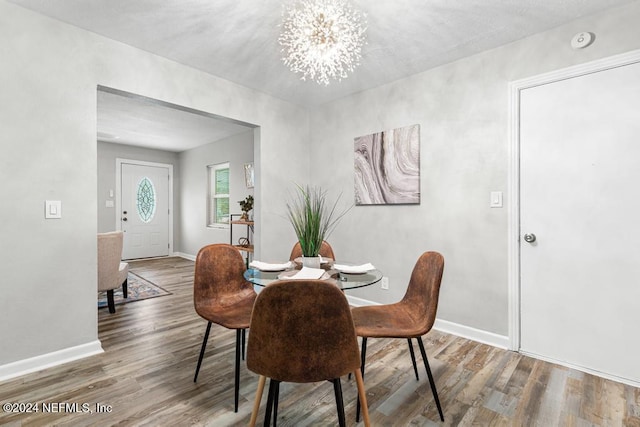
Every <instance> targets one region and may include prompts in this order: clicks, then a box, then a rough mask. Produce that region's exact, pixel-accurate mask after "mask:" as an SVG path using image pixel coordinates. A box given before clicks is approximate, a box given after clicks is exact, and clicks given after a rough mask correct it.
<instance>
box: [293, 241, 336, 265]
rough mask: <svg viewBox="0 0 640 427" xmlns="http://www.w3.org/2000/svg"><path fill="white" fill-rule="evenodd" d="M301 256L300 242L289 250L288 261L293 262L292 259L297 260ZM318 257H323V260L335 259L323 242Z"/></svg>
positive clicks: (327, 244)
mask: <svg viewBox="0 0 640 427" xmlns="http://www.w3.org/2000/svg"><path fill="white" fill-rule="evenodd" d="M301 256H302V247H300V242H296V244H295V245H293V249H291V255H289V261H293V260H294V259H296V258H299V257H301ZM320 256H323V257H325V258H331V259H333V260H335V259H336V256H335V255H334V254H333V248H332V247H331V245H330V244H329V243H327V242H326V241H325V240H323V241H322V245H320Z"/></svg>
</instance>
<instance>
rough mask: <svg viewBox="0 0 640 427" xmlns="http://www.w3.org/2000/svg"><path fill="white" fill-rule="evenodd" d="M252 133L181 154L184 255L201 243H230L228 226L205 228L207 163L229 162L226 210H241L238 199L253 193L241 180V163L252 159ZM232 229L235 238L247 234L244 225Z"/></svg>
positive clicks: (233, 211)
mask: <svg viewBox="0 0 640 427" xmlns="http://www.w3.org/2000/svg"><path fill="white" fill-rule="evenodd" d="M253 133H254V132H253V129H249V130H248V131H247V132H244V133H241V134H238V135H234V136H231V137H229V138H225V139H222V140H220V141H216V142H213V143H211V144H207V145H203V146H201V147H197V148H194V149H192V150H188V151H183V152H182V153H180V170H181V171H182V174H181V177H180V194H181V198H180V212H181V218H182V220H181V223H180V234H181V236H182V239H181V242H180V252H182V253H183V254H185V255H188V256H195V255H197V254H198V251H199V250H200V248H202V247H203V246H206V245H209V244H212V243H229V228H212V227H207V180H208V178H207V166H209V165H215V164H218V163H225V162H229V172H230V176H229V197H230V198H229V209H230V211H231V213H232V214H237V213H241V210H240V205H239V204H238V203H237V202H238V201H239V200H244V199H245V197H247V196H248V195H253V188H250V189H249V188H247V187H246V185H245V180H244V164H245V163H251V162H253V161H254V159H253V151H254V149H253ZM252 213H253V212H252ZM236 219H238V218H236ZM233 231H234V238H235V237H242V236H245V235H246V229H245V228H244V227H237V228H234V230H233ZM234 243H237V239H235V241H234Z"/></svg>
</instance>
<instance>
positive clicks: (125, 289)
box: [122, 279, 129, 298]
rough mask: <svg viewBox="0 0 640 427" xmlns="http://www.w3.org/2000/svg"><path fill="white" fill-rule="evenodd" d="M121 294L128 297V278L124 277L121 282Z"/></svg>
mask: <svg viewBox="0 0 640 427" xmlns="http://www.w3.org/2000/svg"><path fill="white" fill-rule="evenodd" d="M122 296H123V297H125V298H129V279H124V282H122Z"/></svg>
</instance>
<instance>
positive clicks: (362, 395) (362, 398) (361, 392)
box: [355, 371, 371, 427]
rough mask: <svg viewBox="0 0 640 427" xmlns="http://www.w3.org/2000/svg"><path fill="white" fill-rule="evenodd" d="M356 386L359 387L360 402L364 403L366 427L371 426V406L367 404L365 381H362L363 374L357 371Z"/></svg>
mask: <svg viewBox="0 0 640 427" xmlns="http://www.w3.org/2000/svg"><path fill="white" fill-rule="evenodd" d="M355 376H356V385H357V387H358V402H362V418H364V425H365V427H369V426H371V421H370V420H369V405H368V404H367V393H366V391H365V389H364V380H363V379H362V372H360V371H356V372H355Z"/></svg>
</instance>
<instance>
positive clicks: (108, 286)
mask: <svg viewBox="0 0 640 427" xmlns="http://www.w3.org/2000/svg"><path fill="white" fill-rule="evenodd" d="M122 241H123V233H122V231H112V232H109V233H98V292H104V291H107V305H108V306H109V313H115V312H116V306H115V299H114V296H113V291H114V289H116V288H119V287H120V286H122V293H123V295H124V297H125V298H127V296H128V295H127V293H128V290H127V275H128V274H129V264H127V263H126V262H121V258H122Z"/></svg>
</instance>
